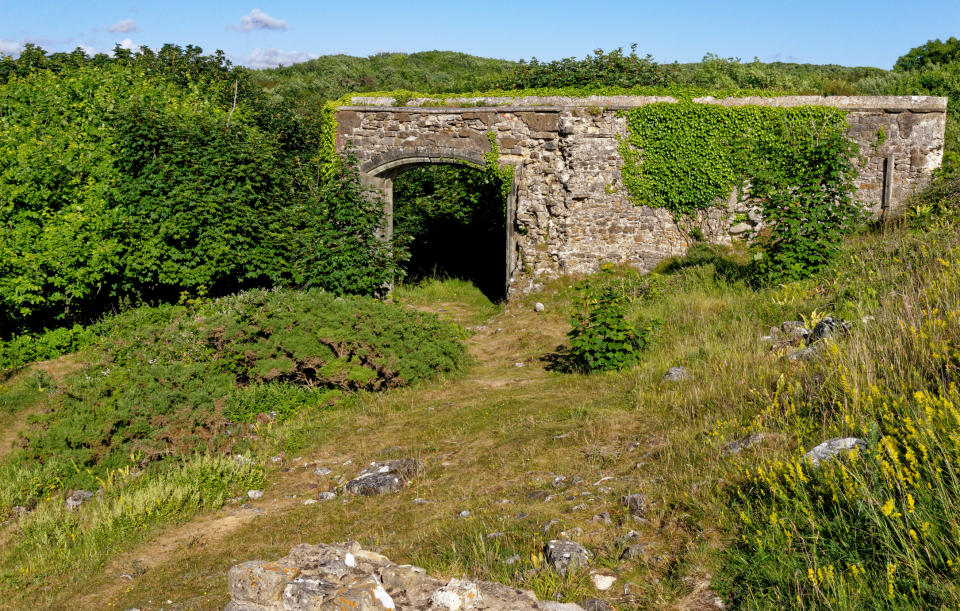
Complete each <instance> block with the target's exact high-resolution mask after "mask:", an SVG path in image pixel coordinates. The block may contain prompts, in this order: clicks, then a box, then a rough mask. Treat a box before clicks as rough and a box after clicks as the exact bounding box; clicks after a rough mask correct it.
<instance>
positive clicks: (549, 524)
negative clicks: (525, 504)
mask: <svg viewBox="0 0 960 611" xmlns="http://www.w3.org/2000/svg"><path fill="white" fill-rule="evenodd" d="M559 523H560V520H547V521H546V522H544V524H543V526H541V527H540V531H541V532H543V533H544V534H546V533H548V532H550V529H552V528H553V527H554V526H556V525H557V524H559Z"/></svg>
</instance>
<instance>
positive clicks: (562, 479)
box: [553, 475, 567, 488]
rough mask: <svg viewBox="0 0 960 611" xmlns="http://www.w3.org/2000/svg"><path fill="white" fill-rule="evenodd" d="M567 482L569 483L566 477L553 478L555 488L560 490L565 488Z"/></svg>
mask: <svg viewBox="0 0 960 611" xmlns="http://www.w3.org/2000/svg"><path fill="white" fill-rule="evenodd" d="M566 481H567V478H566V476H563V475H558V476H556V477H555V478H553V487H554V488H559V487H561V486H563V484H564V483H566Z"/></svg>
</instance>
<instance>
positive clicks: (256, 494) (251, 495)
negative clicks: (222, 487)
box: [247, 490, 263, 501]
mask: <svg viewBox="0 0 960 611" xmlns="http://www.w3.org/2000/svg"><path fill="white" fill-rule="evenodd" d="M247 498H248V499H250V500H251V501H256V500H257V499H261V498H263V490H247Z"/></svg>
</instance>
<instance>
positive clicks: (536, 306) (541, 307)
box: [533, 301, 546, 312]
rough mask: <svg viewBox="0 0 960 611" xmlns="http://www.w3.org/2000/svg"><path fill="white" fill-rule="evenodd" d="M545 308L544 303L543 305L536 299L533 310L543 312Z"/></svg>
mask: <svg viewBox="0 0 960 611" xmlns="http://www.w3.org/2000/svg"><path fill="white" fill-rule="evenodd" d="M545 309H546V308H545V307H544V305H543V304H542V303H540V302H539V301H538V302H537V303H535V304H533V310H534V311H535V312H543V311H544V310H545Z"/></svg>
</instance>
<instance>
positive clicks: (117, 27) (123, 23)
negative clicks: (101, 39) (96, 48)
mask: <svg viewBox="0 0 960 611" xmlns="http://www.w3.org/2000/svg"><path fill="white" fill-rule="evenodd" d="M107 31H108V32H116V33H120V34H129V33H130V32H136V31H137V22H136V21H134V20H133V19H121V20H120V21H118V22H116V23H115V24H113V25H112V26H110V27H109V28H107Z"/></svg>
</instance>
